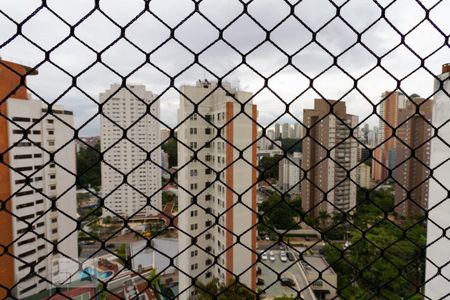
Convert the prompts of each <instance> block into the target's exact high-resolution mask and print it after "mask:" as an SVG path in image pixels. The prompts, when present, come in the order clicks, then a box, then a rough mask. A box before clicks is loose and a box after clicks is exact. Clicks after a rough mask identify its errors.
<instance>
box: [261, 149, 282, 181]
mask: <svg viewBox="0 0 450 300" xmlns="http://www.w3.org/2000/svg"><path fill="white" fill-rule="evenodd" d="M282 159H283V156H282V155H274V156H273V157H268V156H266V157H263V158H261V160H260V161H259V165H258V168H259V170H260V171H261V173H260V174H259V176H260V179H271V178H275V179H277V180H278V164H279V162H280V161H281V160H282Z"/></svg>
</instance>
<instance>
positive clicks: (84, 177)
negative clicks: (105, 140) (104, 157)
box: [77, 143, 102, 187]
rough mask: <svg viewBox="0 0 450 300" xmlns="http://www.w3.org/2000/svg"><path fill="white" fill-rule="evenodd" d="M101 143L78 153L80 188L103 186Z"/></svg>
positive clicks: (82, 149)
mask: <svg viewBox="0 0 450 300" xmlns="http://www.w3.org/2000/svg"><path fill="white" fill-rule="evenodd" d="M100 162H101V157H100V143H97V144H96V145H95V146H94V149H92V148H91V147H86V148H81V149H80V151H79V152H78V153H77V174H78V186H79V187H82V186H84V187H87V186H88V185H90V186H91V187H99V186H100V185H101V180H102V176H101V169H100Z"/></svg>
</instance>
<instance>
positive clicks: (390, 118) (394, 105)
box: [372, 91, 407, 182]
mask: <svg viewBox="0 0 450 300" xmlns="http://www.w3.org/2000/svg"><path fill="white" fill-rule="evenodd" d="M406 100H407V98H406V97H405V95H403V94H402V93H400V92H398V91H393V92H389V91H386V92H384V93H383V94H382V95H381V103H380V105H379V112H378V113H379V115H380V121H379V129H378V134H379V136H378V142H379V143H380V145H379V146H378V147H376V148H375V150H374V158H375V159H374V160H372V175H373V180H375V181H377V182H381V181H385V180H387V179H388V177H389V171H390V170H392V169H393V167H394V165H395V162H396V158H395V157H396V154H395V147H396V145H397V142H398V137H397V136H396V134H395V135H394V134H393V133H394V131H393V129H395V128H396V127H397V126H398V125H399V123H400V122H399V111H400V110H402V109H404V108H405V105H406Z"/></svg>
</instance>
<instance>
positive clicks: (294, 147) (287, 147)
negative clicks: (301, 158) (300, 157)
mask: <svg viewBox="0 0 450 300" xmlns="http://www.w3.org/2000/svg"><path fill="white" fill-rule="evenodd" d="M281 148H282V149H283V150H284V151H286V153H292V152H302V141H301V140H300V139H281Z"/></svg>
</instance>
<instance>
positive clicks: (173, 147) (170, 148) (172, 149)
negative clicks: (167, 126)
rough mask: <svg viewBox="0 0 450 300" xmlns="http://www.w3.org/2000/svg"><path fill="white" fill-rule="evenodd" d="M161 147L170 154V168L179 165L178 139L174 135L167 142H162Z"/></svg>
mask: <svg viewBox="0 0 450 300" xmlns="http://www.w3.org/2000/svg"><path fill="white" fill-rule="evenodd" d="M161 148H162V149H163V150H164V152H166V153H167V154H169V168H172V167H175V166H177V165H178V159H177V151H178V143H177V140H176V139H174V138H173V137H171V138H169V139H168V140H167V142H165V143H164V144H162V146H161Z"/></svg>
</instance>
